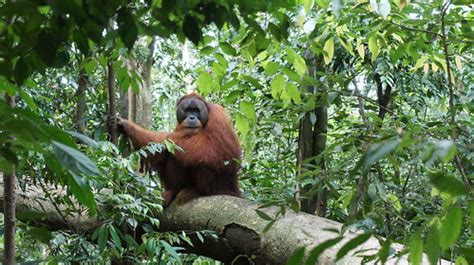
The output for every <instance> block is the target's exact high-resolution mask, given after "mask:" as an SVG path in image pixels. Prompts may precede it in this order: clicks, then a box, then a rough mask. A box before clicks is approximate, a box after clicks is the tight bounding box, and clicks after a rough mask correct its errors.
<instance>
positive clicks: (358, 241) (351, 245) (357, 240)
mask: <svg viewBox="0 0 474 265" xmlns="http://www.w3.org/2000/svg"><path fill="white" fill-rule="evenodd" d="M371 236H372V234H371V233H365V234H360V235H358V236H356V237H354V238H353V239H351V240H349V242H347V243H346V244H345V245H344V246H342V247H341V249H339V251H338V252H337V254H336V260H340V259H341V258H343V257H344V256H345V255H346V254H347V253H348V252H349V251H351V250H353V249H355V248H356V247H358V246H360V245H362V244H363V243H364V242H365V241H367V240H369V238H370V237H371Z"/></svg>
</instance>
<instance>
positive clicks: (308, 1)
mask: <svg viewBox="0 0 474 265" xmlns="http://www.w3.org/2000/svg"><path fill="white" fill-rule="evenodd" d="M313 5H314V0H304V2H303V7H304V11H305V12H306V14H309V11H310V10H311V8H313Z"/></svg>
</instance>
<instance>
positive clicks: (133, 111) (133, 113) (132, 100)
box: [128, 88, 137, 122]
mask: <svg viewBox="0 0 474 265" xmlns="http://www.w3.org/2000/svg"><path fill="white" fill-rule="evenodd" d="M128 119H129V120H131V121H133V122H136V121H137V95H136V94H135V92H133V90H132V89H131V88H129V89H128Z"/></svg>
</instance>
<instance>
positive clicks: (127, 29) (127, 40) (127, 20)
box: [117, 8, 138, 50]
mask: <svg viewBox="0 0 474 265" xmlns="http://www.w3.org/2000/svg"><path fill="white" fill-rule="evenodd" d="M117 24H118V33H119V36H120V39H121V40H122V42H123V44H124V45H125V47H127V48H128V49H129V50H130V49H132V48H133V44H134V43H135V41H136V40H137V37H138V27H137V24H136V23H135V19H134V17H133V15H132V14H131V13H130V10H128V9H125V8H122V9H121V10H120V11H119V12H118V16H117Z"/></svg>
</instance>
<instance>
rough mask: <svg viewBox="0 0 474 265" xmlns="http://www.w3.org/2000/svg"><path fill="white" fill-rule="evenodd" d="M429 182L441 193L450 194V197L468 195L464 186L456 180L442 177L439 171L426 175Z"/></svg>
mask: <svg viewBox="0 0 474 265" xmlns="http://www.w3.org/2000/svg"><path fill="white" fill-rule="evenodd" d="M428 175H429V177H430V182H431V184H433V186H435V187H436V188H437V189H438V190H440V191H441V192H446V193H449V194H451V196H463V195H467V194H468V190H467V188H466V186H465V185H464V184H463V183H462V182H461V181H460V180H458V179H457V178H455V177H450V176H447V175H444V173H442V172H441V171H439V172H432V173H429V174H428Z"/></svg>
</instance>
